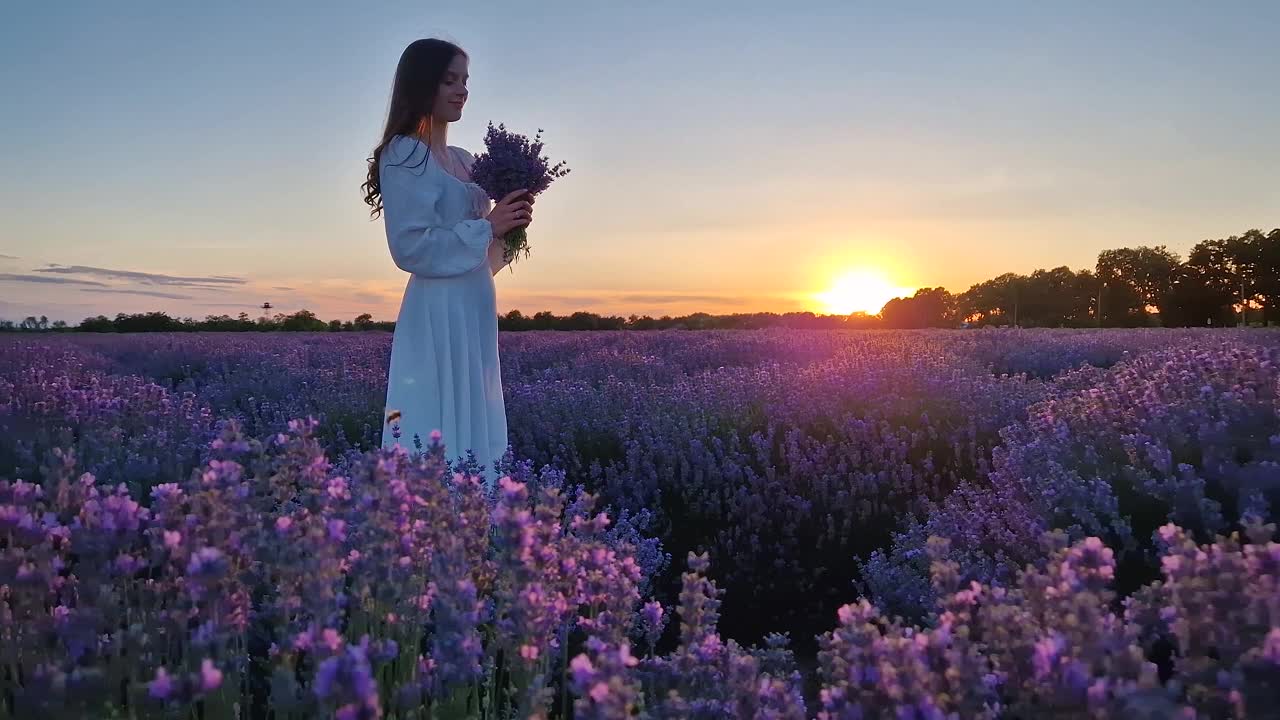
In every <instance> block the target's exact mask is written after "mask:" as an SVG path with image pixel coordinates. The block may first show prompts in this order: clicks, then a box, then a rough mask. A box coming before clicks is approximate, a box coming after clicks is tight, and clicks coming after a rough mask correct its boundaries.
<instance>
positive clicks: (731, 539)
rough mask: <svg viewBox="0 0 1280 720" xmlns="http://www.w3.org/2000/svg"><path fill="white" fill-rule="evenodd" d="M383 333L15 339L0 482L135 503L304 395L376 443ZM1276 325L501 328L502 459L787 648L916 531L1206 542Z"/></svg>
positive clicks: (1267, 432) (328, 420) (895, 567)
mask: <svg viewBox="0 0 1280 720" xmlns="http://www.w3.org/2000/svg"><path fill="white" fill-rule="evenodd" d="M388 346H389V336H387V335H385V334H377V333H372V334H360V335H356V334H353V335H345V336H341V337H337V338H335V337H333V336H305V335H304V336H299V335H283V336H275V337H270V338H263V337H258V336H254V337H247V336H240V335H180V336H163V335H148V336H129V337H101V336H97V337H71V338H52V339H45V338H37V339H35V340H31V339H25V338H23V339H16V340H14V341H12V343H11V344H9V345H6V346H5V348H4V352H3V353H0V430H2V431H3V436H4V441H3V442H0V476H4V475H8V476H10V477H28V478H33V479H37V480H41V479H44V477H45V476H44V474H43V473H42V472H41V470H40V466H41V465H42V464H43V463H45V462H47V455H48V452H49V451H50V450H51V449H52V448H55V447H66V448H69V449H74V450H75V453H76V457H77V460H78V462H79V463H80V466H81V467H82V468H83V469H85V470H87V471H90V472H92V473H93V474H95V475H96V476H97V477H99V478H100V479H101V480H102V481H103V482H105V483H107V484H110V485H115V484H117V483H121V482H123V483H125V484H126V485H127V486H128V487H129V489H130V491H131V492H132V493H133V495H134V497H135V498H138V499H139V500H141V501H142V502H143V503H144V504H145V503H146V502H147V498H148V497H149V489H150V488H152V487H153V486H155V485H157V484H163V483H167V482H173V481H175V480H177V479H180V478H183V477H185V474H186V473H187V472H189V471H190V469H191V468H193V467H196V466H198V465H199V464H200V463H202V462H203V461H205V460H207V459H208V457H209V453H208V449H207V448H208V447H209V441H210V440H211V439H212V438H213V437H215V435H216V433H217V427H218V419H219V418H224V417H230V418H234V419H236V420H237V421H238V422H239V423H240V425H241V426H242V427H243V428H244V429H245V431H246V433H247V434H249V435H256V436H262V437H265V436H267V435H269V434H271V433H275V432H279V431H281V430H283V429H284V428H285V427H286V426H287V423H288V421H289V419H290V418H294V417H303V416H314V417H316V418H319V419H320V423H319V426H318V428H317V430H316V433H317V435H316V437H317V439H318V441H319V442H320V443H321V445H322V447H324V448H325V449H326V450H327V451H328V455H329V457H330V458H332V459H333V462H334V463H335V465H336V466H337V467H338V468H339V469H340V470H341V471H343V472H345V471H346V470H347V468H349V467H351V466H353V465H354V464H356V463H358V462H360V460H361V457H362V451H363V450H365V449H368V448H370V447H376V446H377V444H378V442H379V439H380V434H381V422H380V421H381V410H382V398H383V393H384V388H385V368H386V355H387V351H388ZM1277 347H1280V334H1277V333H1274V332H1266V331H1196V330H1190V331H1165V330H1152V331H1142V330H1135V331H1102V332H1097V331H1065V332H1063V331H981V332H903V333H876V332H870V333H854V332H825V331H815V332H807V331H751V332H739V331H724V332H705V333H683V332H655V333H634V332H629V333H624V332H619V333H517V334H510V335H504V336H503V337H502V348H501V350H502V354H503V372H504V385H505V387H506V392H507V406H508V413H509V418H510V426H511V428H512V441H513V451H514V454H513V457H511V458H508V460H507V462H506V463H504V467H503V469H504V470H505V471H506V472H507V473H509V474H510V475H511V476H512V477H514V478H516V479H517V480H519V481H522V482H530V483H536V482H553V483H568V484H571V485H577V484H581V485H584V486H585V487H586V488H588V489H590V490H591V491H593V492H594V493H596V495H597V496H598V497H599V501H600V503H601V505H602V507H605V508H608V509H610V510H611V512H612V514H613V515H615V516H617V517H618V518H619V519H620V520H621V521H622V522H621V523H619V525H620V526H621V527H623V528H625V529H626V533H627V535H628V537H629V538H630V539H631V541H632V542H634V543H636V544H637V548H638V550H637V561H638V562H639V563H640V564H641V565H642V567H644V568H645V569H646V570H647V572H646V574H645V579H644V582H645V583H646V584H645V585H644V586H643V587H642V591H643V592H645V593H646V594H648V592H649V587H650V586H651V587H652V588H653V591H654V592H655V593H656V595H657V597H659V598H660V599H661V600H663V601H667V602H669V601H672V600H674V599H675V598H676V595H677V593H678V592H679V591H680V586H681V583H682V579H681V576H680V574H679V569H678V568H673V567H670V565H669V563H667V562H666V555H665V554H664V550H665V552H670V553H671V554H673V555H675V556H676V557H684V556H685V555H686V554H687V553H688V552H690V551H696V552H703V551H705V552H707V553H708V555H709V557H710V558H711V560H712V562H713V567H714V568H715V571H714V575H715V578H716V580H717V582H718V583H719V584H721V585H722V586H724V587H726V588H727V589H728V590H729V593H728V595H727V596H726V602H725V605H724V607H723V608H722V612H723V622H722V627H723V628H724V631H725V632H726V634H727V635H729V636H731V637H735V638H739V639H741V640H744V641H748V642H754V641H757V640H762V639H763V638H764V637H765V636H766V634H767V633H769V632H771V631H775V630H788V631H790V632H791V633H792V635H793V637H795V638H796V644H797V646H798V648H799V649H800V650H801V651H802V653H803V654H804V655H805V656H809V655H812V653H813V652H815V651H816V650H817V647H816V644H815V643H814V642H813V641H812V639H813V637H814V635H815V634H816V633H818V632H821V631H823V630H824V629H825V625H826V622H827V618H829V617H831V615H832V613H833V612H834V611H835V609H836V608H838V607H840V606H841V605H842V604H843V603H845V602H847V600H848V599H849V597H850V596H851V593H853V592H854V587H855V586H854V583H855V581H856V582H857V583H858V586H857V587H858V589H859V590H861V592H863V593H865V594H866V595H867V596H868V597H869V598H871V599H872V600H873V601H874V602H876V603H877V604H878V605H879V606H880V607H881V608H883V609H885V610H887V611H891V612H895V613H901V614H903V615H904V616H906V617H909V618H912V619H913V620H917V621H921V620H924V619H925V618H926V615H927V614H928V612H929V609H930V608H931V607H932V606H933V603H934V601H935V599H936V598H935V597H934V590H933V588H932V585H931V583H930V581H929V563H930V561H929V555H928V552H927V541H928V539H929V537H930V536H933V535H937V536H940V537H945V538H948V539H949V540H950V550H949V551H948V552H949V556H948V559H950V560H951V561H954V562H956V563H957V565H958V567H959V568H960V572H961V573H962V576H963V577H964V578H965V579H972V580H979V581H982V582H988V581H998V582H1001V583H1004V584H1011V583H1012V582H1013V580H1014V578H1015V576H1016V573H1017V571H1019V570H1020V569H1021V568H1022V567H1023V565H1024V564H1025V563H1027V562H1042V561H1043V553H1042V552H1041V550H1040V547H1039V544H1038V542H1037V538H1038V537H1039V536H1040V535H1041V534H1042V533H1043V532H1044V531H1046V530H1047V529H1049V528H1054V527H1061V528H1064V529H1065V530H1066V531H1067V532H1068V537H1069V538H1071V539H1072V540H1073V541H1074V540H1079V539H1081V538H1083V537H1086V536H1089V535H1096V536H1099V537H1101V538H1103V539H1104V540H1105V541H1106V542H1107V543H1108V544H1110V545H1111V546H1113V547H1114V548H1115V549H1116V552H1117V565H1118V588H1119V589H1120V590H1121V591H1122V593H1123V594H1128V593H1130V592H1131V591H1133V590H1134V589H1135V588H1137V587H1139V586H1141V585H1142V584H1144V583H1147V582H1149V581H1150V580H1151V579H1153V578H1154V577H1155V576H1156V575H1157V573H1158V563H1157V557H1156V540H1155V536H1154V530H1155V528H1157V527H1158V526H1159V525H1161V524H1163V523H1165V522H1168V521H1176V522H1178V523H1180V524H1182V525H1184V526H1185V527H1187V528H1188V530H1189V531H1190V532H1192V533H1194V534H1195V536H1196V537H1198V538H1199V539H1201V540H1202V541H1207V540H1209V539H1211V537H1212V532H1214V531H1215V530H1218V529H1221V528H1224V527H1228V526H1231V525H1233V524H1234V523H1236V522H1237V521H1238V520H1239V518H1240V517H1241V516H1242V514H1243V513H1244V512H1245V511H1246V510H1249V509H1254V510H1255V511H1256V512H1257V513H1258V514H1259V515H1261V516H1264V517H1266V516H1269V515H1270V513H1271V512H1272V509H1273V508H1274V507H1275V503H1276V502H1277V501H1280V497H1277V485H1278V484H1280V474H1278V473H1277V448H1278V447H1280V441H1277V440H1276V438H1277V437H1280V423H1278V422H1277V418H1280V411H1278V410H1277V405H1276V402H1277V400H1276V398H1277V395H1278V394H1280V393H1278V392H1277V382H1278V381H1277V375H1276V373H1277V365H1278V364H1280V363H1277V358H1276V349H1277ZM1082 364H1084V365H1083V368H1081V365H1082ZM675 642H676V632H675V630H674V628H672V629H670V630H669V631H668V632H667V633H666V635H665V636H664V638H663V643H664V647H665V648H667V649H669V648H670V647H671V646H672V645H673V644H674V643H675Z"/></svg>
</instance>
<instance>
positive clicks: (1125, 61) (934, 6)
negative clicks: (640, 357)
mask: <svg viewBox="0 0 1280 720" xmlns="http://www.w3.org/2000/svg"><path fill="white" fill-rule="evenodd" d="M1033 6H1034V7H1033ZM432 36H435V37H444V38H446V39H449V40H452V41H454V42H457V43H458V44H460V45H461V46H462V47H464V48H465V49H466V50H467V51H468V54H469V55H470V57H471V67H470V71H471V82H470V89H471V99H470V101H469V103H468V105H467V108H466V110H465V112H464V115H463V118H462V120H461V121H460V122H459V123H457V124H456V125H455V126H454V127H453V128H452V129H451V131H450V133H451V134H450V142H451V143H452V144H455V145H461V146H463V147H466V148H469V149H471V150H472V151H473V152H478V151H480V150H482V149H483V135H484V130H485V126H486V124H487V123H488V122H489V121H493V122H495V123H496V122H503V123H506V125H507V126H508V127H509V128H511V129H513V130H516V131H518V132H526V133H529V134H532V133H533V132H534V131H535V130H536V129H538V128H543V129H544V130H545V132H544V134H543V139H544V141H545V143H546V152H547V154H548V155H549V156H551V158H552V160H553V161H555V160H564V161H566V162H567V163H568V165H569V166H570V167H571V168H572V173H571V174H570V175H569V176H567V177H565V178H562V179H559V180H557V181H556V182H555V183H554V184H553V185H552V187H551V188H550V189H549V190H548V191H547V192H546V194H544V195H543V196H541V197H540V198H539V200H538V204H537V208H536V211H535V219H534V223H533V225H531V226H530V228H529V231H530V244H531V253H530V257H528V258H526V259H521V260H520V261H519V262H518V263H516V265H515V266H514V267H513V268H512V269H509V270H504V271H503V272H501V273H500V274H499V275H498V276H497V277H496V278H495V282H496V286H497V296H498V310H499V312H502V313H505V312H507V311H509V310H511V309H519V310H520V311H522V312H524V313H526V314H532V313H534V312H538V311H540V310H551V311H552V312H556V313H558V314H566V313H570V312H573V311H576V310H587V311H592V312H598V313H602V314H617V315H624V316H625V315H629V314H631V313H636V314H650V315H653V316H655V317H656V316H661V315H681V314H686V313H690V312H697V311H704V312H711V313H733V312H756V311H774V312H789V311H796V310H812V311H815V312H829V311H847V310H841V308H840V307H839V306H840V305H841V303H840V302H836V300H843V301H849V300H850V299H853V300H858V299H862V297H861V296H862V295H865V294H867V293H870V294H871V295H872V296H876V295H877V293H879V294H881V295H882V294H885V293H889V294H892V291H894V290H897V289H902V290H904V291H908V292H909V291H910V289H912V288H916V287H925V286H939V285H941V286H945V287H947V288H948V289H950V290H952V291H955V292H959V291H963V290H964V289H966V288H968V287H969V286H970V285H972V284H974V283H977V282H980V281H982V280H984V279H987V278H990V277H994V276H996V275H999V274H1001V273H1004V272H1022V273H1026V272H1031V271H1033V270H1035V269H1037V268H1052V267H1058V266H1062V265H1066V266H1069V267H1072V268H1073V269H1082V268H1089V267H1092V266H1093V264H1094V261H1095V259H1096V257H1097V254H1098V252H1099V251H1101V250H1104V249H1108V248H1115V247H1124V246H1135V245H1144V244H1145V245H1158V244H1163V245H1167V246H1168V247H1169V248H1170V249H1172V250H1174V251H1177V252H1180V253H1183V254H1185V253H1186V251H1187V250H1188V249H1189V248H1190V247H1191V246H1192V245H1194V244H1195V243H1196V242H1198V241H1200V240H1203V239H1207V238H1216V237H1225V236H1228V235H1232V234H1239V233H1241V232H1244V231H1245V230H1248V229H1250V228H1254V227H1258V228H1266V229H1269V228H1271V227H1275V226H1276V225H1280V132H1277V128H1280V93H1278V92H1277V91H1276V85H1275V76H1276V73H1277V72H1278V71H1280V43H1277V42H1276V41H1275V38H1276V37H1277V36H1280V3H1274V2H1267V1H1261V2H1224V3H1216V4H1211V3H1204V2H1182V1H1180V0H1178V1H1172V2H1136V1H1135V2H1125V3H1113V2H1073V3H1025V2H979V1H978V0H973V1H972V2H964V3H953V2H910V1H906V2H900V3H887V2H852V1H844V2H823V1H819V0H812V1H808V2H796V3H777V2H768V3H764V2H752V1H749V0H737V1H736V2H721V1H718V0H717V1H711V0H707V1H706V2H696V3H690V2H687V1H679V2H675V1H667V0H650V1H649V2H645V3H621V2H603V1H587V0H583V1H581V2H555V1H551V0H544V1H543V2H538V3H515V2H487V3H478V2H467V1H464V0H454V1H453V2H449V3H442V2H423V1H421V0H419V1H418V2H399V1H396V2H379V3H369V4H357V3H349V2H343V3H338V2H305V3H304V2H293V1H292V0H279V1H273V2H269V3H257V2H254V3H250V2H240V1H238V0H236V1H227V0H220V1H219V2H214V3H194V2H173V1H169V2H132V1H130V0H121V1H120V2H114V3H102V2H58V3H22V4H20V5H19V4H17V3H12V4H9V5H7V6H6V7H5V8H4V9H3V10H0V168H2V169H0V318H7V319H14V320H17V319H21V318H22V317H25V316H26V315H30V314H35V315H41V314H44V315H47V316H48V317H49V318H50V319H51V320H52V319H64V320H67V321H70V322H72V323H74V322H76V321H79V320H80V319H82V318H84V317H87V316H92V315H97V314H106V315H109V316H110V315H114V314H115V313H117V312H143V311H148V310H164V311H166V312H169V313H170V314H172V315H176V316H191V317H196V318H199V317H203V316H205V315H209V314H222V313H227V314H232V315H234V314H237V313H239V312H242V311H243V312H248V313H250V315H255V316H256V315H257V314H260V311H258V310H257V309H256V308H258V307H259V306H260V305H261V304H262V303H263V302H270V303H271V304H272V305H273V306H274V308H275V310H274V311H273V312H276V311H278V312H293V311H295V310H298V309H301V308H307V309H310V310H312V311H313V312H315V313H317V314H318V315H320V316H321V317H322V318H325V319H329V318H341V319H349V318H351V317H354V316H355V315H357V314H359V313H363V312H369V313H372V314H373V315H374V316H375V317H376V318H379V319H394V317H395V314H396V312H397V310H398V307H399V303H400V297H401V294H402V293H403V289H404V285H405V282H406V279H407V276H406V275H405V274H404V273H403V272H402V271H400V270H399V269H397V268H396V267H395V265H394V264H393V263H392V261H391V258H390V255H389V253H388V250H387V244H386V238H385V235H384V234H383V228H382V222H381V220H371V219H370V218H369V215H368V208H367V206H365V205H364V203H363V202H362V199H361V193H360V190H359V185H360V183H361V182H362V181H363V179H364V175H365V172H366V158H367V157H368V155H369V152H370V150H371V148H372V147H373V145H374V144H375V143H376V141H377V138H378V136H379V134H380V131H381V126H382V123H383V122H384V120H385V112H386V106H387V101H388V98H389V93H390V86H391V79H392V75H393V73H394V70H395V65H396V62H397V60H398V58H399V56H400V53H401V52H402V51H403V49H404V47H405V45H407V44H408V43H409V42H411V41H412V40H414V39H417V38H420V37H432ZM868 288H879V290H877V291H876V292H872V291H871V290H869V289H868ZM833 298H834V300H833ZM845 304H847V302H846V303H845Z"/></svg>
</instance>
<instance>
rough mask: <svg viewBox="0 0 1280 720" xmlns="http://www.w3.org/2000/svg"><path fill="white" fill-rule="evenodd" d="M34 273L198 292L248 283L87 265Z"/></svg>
mask: <svg viewBox="0 0 1280 720" xmlns="http://www.w3.org/2000/svg"><path fill="white" fill-rule="evenodd" d="M36 272H41V273H53V274H58V275H89V276H92V277H101V278H111V279H113V280H132V281H134V282H139V283H142V284H144V285H174V286H179V287H191V288H196V289H200V290H224V289H226V288H227V286H233V285H244V284H245V283H247V282H248V281H247V280H245V279H244V278H239V277H232V276H230V275H209V276H185V275H163V274H160V273H148V272H139V271H137V270H112V269H110V268H100V267H91V266H88V265H50V266H49V267H46V268H40V269H38V270H36Z"/></svg>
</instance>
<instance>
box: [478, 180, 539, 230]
mask: <svg viewBox="0 0 1280 720" xmlns="http://www.w3.org/2000/svg"><path fill="white" fill-rule="evenodd" d="M528 194H529V191H528V190H516V191H515V192H513V193H510V194H508V195H507V196H506V197H504V198H502V199H501V200H499V201H498V204H497V205H494V206H493V209H492V210H490V211H489V216H488V219H489V224H490V225H492V226H493V235H494V237H502V236H504V235H506V234H507V233H509V232H511V231H512V230H515V229H516V228H518V227H524V226H525V225H528V224H529V223H530V222H532V221H533V202H532V198H529V199H523V198H525V197H526V196H528Z"/></svg>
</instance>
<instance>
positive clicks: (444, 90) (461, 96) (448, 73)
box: [431, 53, 468, 122]
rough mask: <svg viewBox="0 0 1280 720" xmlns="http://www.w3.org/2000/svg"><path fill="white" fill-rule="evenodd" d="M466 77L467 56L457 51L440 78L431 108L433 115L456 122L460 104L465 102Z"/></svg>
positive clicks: (460, 109) (459, 113)
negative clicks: (434, 101) (433, 105)
mask: <svg viewBox="0 0 1280 720" xmlns="http://www.w3.org/2000/svg"><path fill="white" fill-rule="evenodd" d="M467 78H468V75H467V56H466V55H463V54H461V53H459V54H457V55H455V56H454V57H453V62H451V63H449V67H448V68H447V69H446V70H445V71H444V77H443V78H442V79H441V80H440V88H439V89H438V90H436V105H435V107H434V108H432V109H431V114H432V115H433V116H435V117H436V118H437V119H439V120H444V121H445V122H457V121H458V120H459V119H460V118H461V117H462V106H463V105H464V104H466V102H467Z"/></svg>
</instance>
